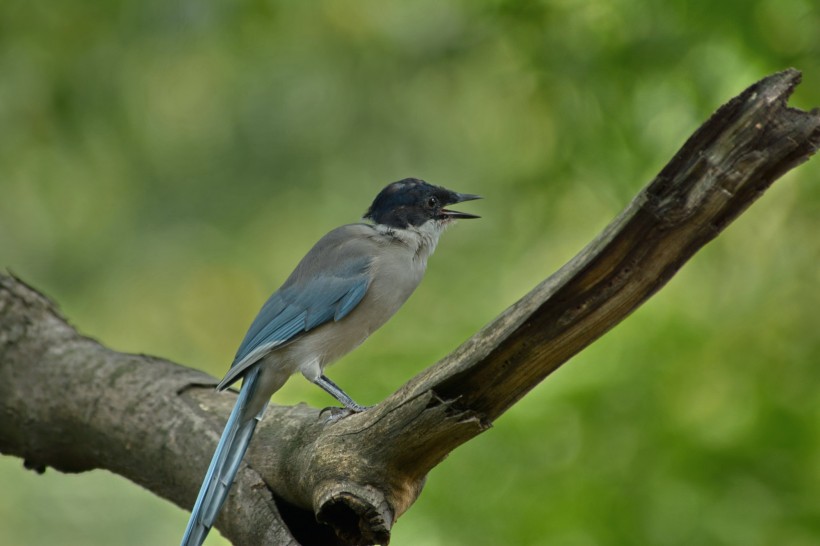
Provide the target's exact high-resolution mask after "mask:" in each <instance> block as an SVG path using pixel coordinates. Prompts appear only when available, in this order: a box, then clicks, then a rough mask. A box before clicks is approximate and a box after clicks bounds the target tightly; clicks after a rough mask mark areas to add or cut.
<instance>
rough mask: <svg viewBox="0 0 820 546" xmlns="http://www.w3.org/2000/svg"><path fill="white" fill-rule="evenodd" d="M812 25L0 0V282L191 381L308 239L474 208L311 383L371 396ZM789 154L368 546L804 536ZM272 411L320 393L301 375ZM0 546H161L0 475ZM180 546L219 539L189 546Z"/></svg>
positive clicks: (711, 13) (812, 301) (549, 264)
mask: <svg viewBox="0 0 820 546" xmlns="http://www.w3.org/2000/svg"><path fill="white" fill-rule="evenodd" d="M818 29H820V7H818V4H817V3H816V2H813V1H811V0H729V1H726V2H721V3H707V2H703V1H696V2H689V1H685V0H672V1H667V2H657V1H654V2H653V1H649V2H639V1H637V0H606V1H602V2H581V1H579V0H554V1H544V2H512V1H503V0H497V1H491V0H487V1H474V0H470V1H468V0H461V1H447V2H436V1H432V0H421V1H418V2H398V1H374V0H371V1H349V0H345V1H329V0H328V1H324V2H301V3H298V2H282V1H279V2H277V1H267V2H266V1H263V0H256V1H239V2H229V1H227V0H222V1H219V0H202V1H191V0H183V1H181V2H164V1H159V0H145V1H137V0H112V1H109V2H95V1H93V0H92V1H87V0H86V1H81V0H63V1H61V2H44V1H42V0H32V1H23V0H10V1H6V2H2V3H0V266H7V267H9V268H10V269H11V270H12V271H14V272H15V273H16V274H18V275H19V276H21V277H22V278H23V279H25V280H26V281H28V282H30V283H31V284H33V285H34V286H36V287H38V288H40V289H42V290H44V291H45V292H46V293H48V294H49V295H51V296H52V297H54V298H55V299H56V300H57V301H58V302H59V303H60V305H61V308H62V310H63V312H64V313H65V314H66V315H67V316H68V317H69V318H70V320H71V322H72V323H73V324H74V325H76V326H77V327H78V328H79V329H80V330H81V331H82V332H84V333H87V334H89V335H92V336H94V337H96V338H97V339H99V340H101V341H102V342H103V343H105V344H107V345H109V346H112V347H113V348H116V349H119V350H123V351H133V352H146V353H151V354H157V355H161V356H164V357H167V358H170V359H172V360H175V361H177V362H180V363H184V364H186V365H190V366H194V367H199V368H202V369H204V370H207V371H208V372H209V373H211V374H213V375H215V376H221V375H222V374H223V373H224V371H225V370H226V369H227V366H228V364H229V362H230V360H231V357H232V355H233V352H234V350H235V348H236V345H237V344H238V342H239V341H240V339H241V337H242V334H243V333H244V330H245V328H246V327H247V326H248V324H249V322H250V320H251V319H252V318H253V316H254V314H255V312H256V311H257V309H258V307H259V305H260V304H261V303H262V302H263V301H264V299H265V298H266V297H267V295H268V294H269V293H270V291H272V290H273V289H275V288H276V287H277V286H278V284H279V283H281V282H282V281H283V280H284V278H285V277H286V276H287V274H288V273H289V272H290V270H291V268H292V267H293V266H294V265H295V263H296V261H297V260H298V259H299V258H300V257H301V256H302V255H303V254H304V252H305V251H306V250H307V249H308V248H309V247H310V245H311V244H312V243H313V242H314V241H315V240H316V239H318V238H319V237H320V236H321V235H322V234H323V233H325V232H326V231H328V230H329V229H330V228H332V227H335V226H336V225H339V224H342V223H346V222H353V221H357V220H358V218H359V217H360V215H361V214H362V213H363V212H364V210H365V208H366V207H367V205H368V204H369V201H370V200H371V199H372V197H373V196H374V195H375V194H376V192H377V191H378V190H379V189H380V188H381V187H382V186H383V185H384V184H386V183H388V182H390V181H393V180H396V179H399V178H403V177H407V176H416V177H421V178H425V179H427V180H429V181H431V182H434V183H438V184H443V185H446V186H449V187H452V188H453V189H456V190H459V191H464V192H471V193H479V194H482V195H484V196H485V197H486V199H485V200H484V201H480V202H476V203H470V204H469V205H464V207H463V208H464V210H469V211H471V212H476V213H478V214H481V215H482V216H483V219H482V220H479V221H475V222H462V223H461V224H460V225H458V226H457V227H455V228H453V229H452V230H450V232H448V233H447V234H446V235H445V237H444V239H443V241H442V243H441V245H440V247H439V250H438V251H437V253H436V255H435V256H434V257H433V258H432V259H431V263H430V268H429V271H428V275H427V278H426V279H425V281H424V283H423V284H422V286H421V288H420V289H419V290H418V292H417V293H416V294H415V295H414V296H413V298H411V300H410V301H409V302H408V304H407V305H406V306H405V308H404V309H403V310H402V311H401V312H400V313H399V314H398V315H397V316H396V317H395V318H394V319H393V321H392V322H391V323H390V324H388V325H387V326H386V327H384V328H383V329H382V331H380V332H379V333H378V334H376V335H374V336H373V337H372V338H371V339H370V340H369V341H368V342H367V343H365V344H364V345H363V346H362V347H361V348H360V349H359V350H357V351H356V352H354V353H353V354H352V355H350V356H348V357H347V358H345V359H344V361H343V362H342V363H341V364H339V365H338V366H337V367H334V368H333V369H331V370H330V372H331V373H330V375H331V377H333V378H334V380H335V381H337V382H338V383H339V384H341V385H343V386H344V387H345V389H346V390H348V392H350V393H351V394H352V395H353V396H354V397H355V398H356V399H357V400H359V401H360V402H363V403H367V404H372V403H375V402H377V401H378V400H380V399H381V398H383V397H385V396H386V395H387V394H389V393H390V392H392V391H393V390H394V389H396V388H397V387H398V386H400V385H401V384H402V383H403V382H404V381H406V380H407V379H408V378H410V377H411V376H412V375H413V374H415V373H416V372H417V371H419V370H420V369H422V368H423V367H425V366H427V365H429V364H431V363H432V362H434V361H435V360H436V359H438V358H440V357H441V356H443V355H445V354H446V353H448V352H449V351H450V350H452V349H453V348H454V347H456V346H457V345H458V344H459V343H460V342H461V341H463V340H464V339H466V338H467V337H468V336H469V335H471V334H472V333H473V332H474V331H476V330H477V329H478V328H480V327H481V326H483V325H484V324H486V323H487V322H488V321H489V320H491V319H492V318H493V317H494V316H495V315H497V314H498V313H499V312H500V311H501V310H503V309H504V308H505V307H506V306H508V305H509V304H511V303H513V302H514V301H515V300H516V299H518V298H519V297H520V296H522V295H523V294H524V293H526V291H528V290H529V288H531V287H532V286H533V285H534V284H535V283H537V282H538V281H539V280H541V279H542V278H544V277H545V276H547V275H548V274H549V273H551V272H552V271H554V270H555V269H557V268H558V267H559V266H560V265H562V264H563V263H564V262H565V261H566V260H568V259H569V258H570V257H571V256H572V255H573V254H574V253H575V252H577V251H578V250H580V248H581V247H582V246H583V245H584V244H585V243H586V242H587V241H588V240H589V239H591V238H592V237H593V236H594V235H595V234H596V233H597V232H598V231H599V230H601V229H602V228H603V227H604V226H605V225H606V224H607V223H608V222H609V220H610V219H611V218H613V217H614V216H615V215H616V214H617V212H618V211H619V210H620V209H622V208H623V207H624V206H625V205H626V203H627V202H628V200H629V199H630V198H631V196H632V195H633V194H635V193H636V192H637V191H638V190H639V189H640V188H641V187H642V186H643V185H644V184H645V183H646V182H648V181H649V180H650V179H651V178H652V177H653V176H654V174H655V173H657V172H658V171H659V170H660V168H661V167H662V166H663V164H664V163H665V162H666V161H667V160H668V159H669V158H670V157H671V156H672V154H673V153H674V152H675V151H676V150H677V148H678V147H679V146H680V145H681V144H682V143H683V141H684V139H685V138H686V137H687V136H688V135H689V134H690V133H691V132H692V131H694V129H695V128H696V127H697V126H698V125H699V124H700V123H701V122H702V121H704V120H705V119H706V118H707V117H708V116H709V115H710V114H711V112H712V111H713V110H714V109H715V108H716V107H717V106H719V105H720V104H721V103H723V102H725V101H726V100H728V99H729V98H731V97H732V96H734V95H736V94H737V93H739V92H740V91H741V90H742V89H743V88H745V87H746V86H748V85H749V84H751V83H752V82H754V81H756V80H758V79H760V78H761V77H763V76H765V75H767V74H769V73H772V72H775V71H778V70H781V69H783V68H786V67H789V66H795V67H796V68H798V69H800V70H802V71H803V74H804V83H803V84H801V86H800V87H798V89H797V92H796V94H795V97H794V99H793V101H792V104H793V105H795V106H798V107H802V108H811V107H814V106H818V105H820V32H818ZM819 262H820V162H819V161H818V160H817V159H815V160H814V161H812V162H810V163H808V164H807V165H804V166H802V167H800V168H798V169H797V170H796V171H794V172H793V173H790V174H789V175H787V176H786V178H785V179H784V180H782V181H781V182H778V183H777V184H775V186H774V187H773V188H772V189H771V190H770V191H769V192H768V194H767V195H766V196H764V197H763V198H762V199H761V201H760V202H759V203H758V204H757V205H755V206H754V207H753V208H752V209H751V210H750V211H749V212H748V213H746V214H745V215H744V216H743V217H741V218H740V219H739V220H738V221H737V222H736V224H735V225H733V226H731V227H730V228H729V229H728V230H727V232H726V233H725V234H724V235H722V236H721V237H720V238H719V239H718V240H717V241H715V242H714V243H713V244H711V245H709V246H708V247H707V248H705V249H704V250H703V251H702V252H701V253H700V254H699V255H697V256H696V257H695V258H694V259H693V260H692V261H691V262H690V263H689V264H688V265H687V266H686V267H685V268H684V269H683V270H682V271H681V273H680V274H679V276H678V277H677V278H676V279H675V280H674V281H673V282H671V283H670V285H669V286H668V287H667V288H666V289H664V290H663V291H662V292H661V293H659V294H658V295H657V296H656V297H655V298H653V299H652V300H651V301H650V302H649V303H648V304H647V305H646V306H644V307H643V308H642V309H641V310H639V311H638V312H636V313H635V314H634V315H633V316H631V317H630V318H629V319H628V320H627V321H625V322H624V323H623V324H622V325H620V326H618V327H617V328H616V329H615V330H613V331H612V332H611V333H609V334H607V335H606V336H605V337H604V338H603V339H601V340H600V341H599V342H597V343H596V344H594V345H593V346H592V347H590V348H589V349H588V350H587V351H585V352H584V353H583V354H581V355H579V356H578V357H576V358H575V359H574V360H573V361H571V362H570V363H569V364H567V365H566V366H565V367H564V368H563V369H561V370H560V371H559V372H557V373H556V374H555V375H554V376H553V377H551V378H550V379H549V380H548V381H546V382H545V383H544V384H543V385H541V386H539V387H538V388H536V389H535V390H534V391H532V392H531V393H530V394H529V395H528V396H527V397H526V398H524V399H523V400H522V401H521V402H520V403H519V404H518V405H516V406H515V407H514V408H513V409H512V410H511V411H509V412H508V413H507V414H506V415H505V416H503V417H502V418H501V419H500V420H499V421H498V422H497V423H496V426H495V427H494V428H493V429H492V430H490V431H489V432H487V433H486V434H484V435H482V436H480V437H478V438H477V439H475V440H474V441H472V442H470V443H469V444H467V445H465V446H463V447H462V448H460V449H458V450H457V451H456V452H454V453H453V454H452V455H451V456H450V457H449V458H448V459H447V460H446V461H445V462H444V463H443V464H441V465H440V466H439V467H437V468H436V469H435V470H434V471H433V472H432V474H431V476H430V479H429V481H428V484H427V487H426V489H425V491H424V493H423V494H422V496H421V498H420V500H419V501H418V502H417V503H416V505H415V506H414V507H413V508H412V509H411V511H410V512H408V514H406V515H405V516H404V517H403V518H402V519H401V520H400V521H399V522H398V524H397V525H396V527H395V534H394V540H393V544H397V545H414V546H415V545H429V546H438V545H451V544H465V545H466V544H470V545H479V546H481V545H487V546H491V545H499V544H523V545H542V544H543V545H546V544H550V545H567V546H594V545H621V544H653V545H663V546H666V545H668V546H678V545H690V544H699V545H702V544H715V545H743V546H750V545H751V546H754V545H769V544H778V545H779V544H789V545H798V546H799V545H807V546H808V545H814V544H818V543H820V494H818V492H820V394H818V384H820V334H818V331H819V330H820V327H818V325H820V311H818V309H820V291H818V285H820V267H818V265H819ZM275 401H277V402H280V403H283V404H292V403H297V402H300V401H307V402H308V403H310V404H312V405H315V406H320V407H321V406H324V405H327V404H328V403H330V400H329V399H328V398H327V396H326V395H324V394H323V393H322V392H321V391H320V390H319V389H317V388H316V387H314V386H312V385H309V384H308V383H307V382H305V381H304V380H302V379H301V378H295V379H294V380H293V381H291V382H290V383H289V384H288V385H287V386H286V387H285V389H284V390H283V391H281V393H280V394H278V395H277V397H276V398H275ZM0 483H2V484H3V487H2V489H0V545H3V546H5V545H9V546H11V545H22V544H25V545H52V544H60V545H66V546H73V545H83V546H93V545H110V544H117V545H143V544H174V543H175V542H176V541H178V539H179V537H180V536H181V533H182V530H183V529H184V526H185V522H186V519H187V513H186V512H184V511H183V510H181V509H179V508H177V507H175V506H173V505H171V504H170V503H167V502H166V501H163V500H161V499H158V498H156V497H153V496H152V495H151V494H150V493H148V492H146V491H144V490H141V489H140V488H138V487H137V486H134V485H132V484H130V483H129V482H127V481H125V480H124V479H122V478H119V477H116V476H112V475H110V474H107V473H105V472H92V473H87V474H83V475H77V476H69V475H61V474H59V473H57V472H54V471H48V472H47V473H46V474H45V475H43V476H38V475H36V474H34V473H32V472H26V471H24V470H23V469H22V465H21V462H20V461H19V460H18V459H13V458H9V457H5V458H0ZM206 544H210V545H212V546H216V545H219V544H226V543H225V541H224V540H223V539H222V538H221V537H220V536H219V535H218V533H212V535H211V537H209V540H208V542H207V543H206Z"/></svg>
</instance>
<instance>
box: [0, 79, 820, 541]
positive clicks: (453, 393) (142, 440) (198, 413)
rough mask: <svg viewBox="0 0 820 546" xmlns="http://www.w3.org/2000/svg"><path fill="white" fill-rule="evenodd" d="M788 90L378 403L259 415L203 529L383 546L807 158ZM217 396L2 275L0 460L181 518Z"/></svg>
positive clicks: (805, 125)
mask: <svg viewBox="0 0 820 546" xmlns="http://www.w3.org/2000/svg"><path fill="white" fill-rule="evenodd" d="M799 80H800V74H799V73H798V72H797V71H795V70H787V71H785V72H782V73H779V74H775V75H773V76H770V77H768V78H766V79H764V80H762V81H760V82H758V83H756V84H754V85H753V86H751V87H750V88H749V89H747V90H746V91H744V92H743V93H742V94H741V95H739V96H738V97H736V98H734V99H732V100H731V101H730V102H729V103H727V104H726V105H724V106H723V107H721V108H720V109H719V110H718V111H717V112H716V113H715V114H714V115H713V116H712V117H711V118H710V119H709V120H708V121H707V122H706V123H705V124H704V125H703V126H702V127H701V128H700V129H698V131H697V132H695V134H694V135H692V137H690V139H689V140H688V141H687V142H686V144H685V145H684V146H683V148H682V149H681V150H680V151H679V152H678V154H677V155H676V156H675V157H674V158H673V159H672V161H671V162H670V163H669V164H668V165H667V166H666V167H665V168H664V169H663V170H662V171H661V173H660V174H659V175H658V177H657V178H656V179H655V180H653V181H652V182H651V183H650V184H649V185H648V186H647V187H646V188H645V189H644V190H642V191H641V192H640V193H639V194H638V195H637V196H636V197H635V199H634V200H633V201H632V202H631V203H630V205H629V206H628V207H627V208H626V210H624V212H622V213H621V214H620V215H619V216H618V217H617V218H616V219H615V220H614V221H613V222H612V224H610V225H609V227H607V228H606V229H605V230H604V232H603V233H601V234H600V235H599V236H598V238H597V239H595V240H594V241H593V242H591V243H590V244H589V245H588V246H587V247H586V248H585V249H584V250H583V251H582V252H581V253H580V254H578V255H577V256H576V257H575V258H573V259H572V260H571V261H570V262H569V263H568V264H567V265H565V266H564V267H563V268H561V269H560V270H559V271H558V272H557V273H555V274H554V275H552V276H550V277H549V278H548V279H546V280H545V281H544V282H542V283H541V284H539V285H538V286H536V287H535V288H534V289H533V290H532V291H531V292H530V293H529V294H527V295H526V296H525V297H524V298H522V299H521V300H520V301H519V302H517V303H515V304H514V305H513V306H511V307H510V308H509V309H508V310H507V311H505V312H504V313H503V314H502V315H500V316H499V317H498V318H497V319H496V320H495V321H493V322H492V323H491V324H490V325H488V326H487V327H485V328H484V329H483V330H482V331H480V332H478V333H477V334H476V335H475V336H473V337H472V338H471V339H470V340H468V341H467V342H466V343H464V344H463V345H462V346H461V347H459V348H458V349H456V350H455V351H454V352H453V353H452V354H450V355H449V356H447V357H446V358H444V359H443V360H442V361H440V362H438V363H437V364H435V365H434V366H432V367H430V368H429V369H427V370H426V371H424V372H423V373H421V374H419V375H418V376H417V377H415V378H413V379H412V380H410V381H409V382H408V383H407V384H406V385H404V386H403V387H402V388H401V389H400V390H399V391H397V392H396V393H394V394H393V395H392V396H390V397H389V398H387V399H386V400H384V401H383V402H382V403H381V404H379V405H377V406H376V407H374V408H372V409H371V410H369V411H366V412H364V413H362V414H358V415H354V416H351V417H347V418H344V419H342V420H339V421H337V422H332V423H331V422H329V420H328V416H327V414H325V415H321V414H320V413H319V411H318V410H315V409H312V408H309V407H307V406H304V405H299V406H295V407H282V406H271V408H270V409H269V411H268V414H267V415H266V417H265V419H264V420H263V422H262V423H261V425H260V427H259V429H258V432H257V436H256V437H255V438H254V441H253V442H252V444H251V449H250V451H249V453H248V457H247V458H246V460H247V464H246V465H244V466H243V468H242V470H241V471H240V473H239V476H238V479H237V484H236V486H235V487H234V489H233V492H232V494H231V495H230V497H229V499H228V502H227V504H226V506H225V508H224V509H223V511H222V514H221V516H220V518H219V519H218V521H217V527H218V528H219V529H220V530H221V531H222V533H223V534H224V535H225V536H226V537H228V538H229V539H230V540H231V541H232V542H233V543H235V544H237V545H245V544H296V543H301V544H334V543H336V544H371V543H383V544H386V543H387V542H388V541H389V537H390V530H391V527H392V525H393V523H394V522H395V520H396V519H397V518H398V517H399V516H400V515H401V514H402V513H404V512H405V511H406V510H407V509H408V508H409V507H410V506H411V505H412V503H413V502H414V501H415V499H416V498H417V496H418V495H419V493H420V491H421V489H422V486H423V485H424V479H425V476H426V475H427V473H428V472H429V470H430V469H431V468H433V467H434V466H435V465H436V464H438V463H439V462H440V461H441V460H442V459H443V458H444V457H445V456H446V455H447V454H448V453H449V452H450V451H452V450H453V449H455V448H456V447H457V446H459V445H460V444H462V443H464V442H466V441H468V440H469V439H471V438H473V437H474V436H476V435H477V434H479V433H481V432H482V431H483V430H485V429H486V428H487V427H488V426H489V425H490V423H492V422H493V420H495V419H496V418H497V417H498V416H499V415H501V414H502V413H503V412H504V411H506V410H507V409H508V408H509V407H510V406H511V405H512V404H514V403H515V402H516V401H517V400H519V399H520V398H521V397H522V396H523V395H524V394H526V393H527V392H528V391H529V390H530V389H532V388H533V387H534V386H535V385H536V384H538V383H539V382H540V381H541V380H542V379H544V378H545V377H546V376H547V375H548V374H549V373H551V372H552V371H553V370H555V369H556V368H557V367H558V366H560V365H561V364H562V363H563V362H565V361H567V360H568V359H569V358H570V357H571V356H573V355H574V354H576V353H578V352H579V351H581V350H582V349H583V348H584V347H586V346H587V345H589V344H590V343H592V342H593V341H594V340H595V339H597V338H598V337H599V336H601V335H602V334H603V333H604V332H606V331H607V330H609V329H610V328H612V327H613V326H614V325H616V324H617V323H618V322H620V321H621V320H623V319H624V318H625V317H626V316H627V315H629V313H631V312H632V311H633V310H635V309H636V308H637V307H638V306H639V305H640V304H641V303H642V302H643V301H645V300H646V299H647V298H649V297H650V296H651V295H652V294H653V293H654V292H656V291H657V290H658V289H659V288H661V287H662V286H663V285H664V284H665V283H666V282H667V281H668V280H669V279H670V278H671V277H672V276H673V275H674V274H675V273H676V272H677V270H678V269H679V268H680V267H681V266H682V265H683V264H684V263H685V262H686V261H687V260H688V259H689V258H690V257H691V256H692V255H693V254H694V253H695V252H697V250H699V249H700V248H701V247H702V246H703V245H705V244H706V243H707V242H709V241H710V240H711V239H713V238H714V237H716V236H717V235H718V234H719V233H720V232H721V231H722V230H723V229H724V228H725V227H726V226H727V225H728V224H729V223H730V222H731V221H732V220H733V219H734V218H736V217H737V216H738V215H739V214H740V213H741V212H743V211H744V210H745V209H746V207H748V206H749V205H750V204H751V203H752V202H753V201H754V200H755V199H757V197H759V196H760V195H761V194H762V193H763V192H764V191H765V190H766V189H767V188H768V187H769V185H771V184H772V182H774V180H776V179H777V178H778V177H780V176H781V175H782V174H783V173H785V172H786V171H788V170H789V169H791V168H793V167H795V166H796V165H798V164H800V163H801V162H803V161H805V160H807V159H808V158H809V157H810V156H811V154H813V153H814V152H815V151H816V150H817V148H818V146H819V145H820V113H818V111H816V110H815V111H812V112H808V113H807V112H802V111H799V110H795V109H791V108H788V107H787V106H786V101H787V99H788V97H789V95H790V94H791V92H792V90H793V88H794V86H795V85H797V83H798V82H799ZM216 382H217V381H216V380H215V379H213V378H211V377H209V376H207V375H204V374H202V373H200V372H197V371H194V370H191V369H188V368H185V367H182V366H179V365H176V364H173V363H170V362H168V361H165V360H162V359H158V358H154V357H149V356H145V355H129V354H122V353H117V352H114V351H111V350H109V349H107V348H105V347H103V346H102V345H100V344H99V343H97V342H96V341H94V340H92V339H89V338H86V337H83V336H81V335H79V334H78V333H77V332H76V331H75V330H74V329H73V328H72V327H71V326H70V325H68V324H67V323H66V322H65V321H64V319H62V318H61V317H60V316H59V314H58V313H57V312H56V310H55V309H54V306H53V305H52V304H51V303H50V302H49V301H48V300H47V299H46V298H45V297H43V296H41V295H40V294H38V293H37V292H36V291H34V290H33V289H31V288H29V287H28V286H26V285H25V284H23V283H22V282H21V281H19V280H17V279H15V278H13V277H9V276H2V275H0V415H2V420H0V451H2V452H3V453H6V454H9V455H15V456H19V457H22V458H23V459H24V460H25V461H26V464H27V465H28V466H29V467H30V468H35V469H44V468H46V467H48V466H51V467H54V468H56V469H57V470H61V471H64V472H81V471H85V470H90V469H93V468H106V469H108V470H111V471H112V472H116V473H118V474H121V475H123V476H125V477H127V478H129V479H130V480H132V481H134V482H136V483H138V484H140V485H142V486H144V487H146V488H148V489H149V490H151V491H153V492H154V493H156V494H157V495H160V496H162V497H164V498H166V499H169V500H171V501H173V502H174V503H176V504H178V505H180V506H183V507H187V508H189V507H191V506H192V504H193V501H194V498H195V496H196V493H197V489H198V487H199V483H200V480H201V479H202V476H203V475H204V472H205V469H206V467H207V464H208V461H209V459H210V457H211V454H212V452H213V450H214V447H215V445H216V442H217V440H218V438H219V434H220V432H221V429H222V426H223V424H224V422H225V419H226V417H227V414H228V413H229V410H230V407H231V405H232V404H233V402H234V395H233V394H230V393H228V394H217V393H215V392H214V391H213V386H214V385H215V384H216ZM317 519H318V521H319V522H324V523H325V524H326V525H325V524H322V523H317V521H316V520H317Z"/></svg>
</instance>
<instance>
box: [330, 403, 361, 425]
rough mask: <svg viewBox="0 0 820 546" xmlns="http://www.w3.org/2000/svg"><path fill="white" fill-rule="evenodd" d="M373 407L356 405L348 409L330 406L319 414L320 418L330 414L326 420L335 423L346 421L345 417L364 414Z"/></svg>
mask: <svg viewBox="0 0 820 546" xmlns="http://www.w3.org/2000/svg"><path fill="white" fill-rule="evenodd" d="M372 407H373V406H360V405H358V404H355V405H353V406H348V407H346V408H340V407H338V406H329V407H327V408H324V409H323V410H322V411H320V412H319V417H322V416H323V415H325V413H327V414H328V416H327V418H326V419H327V421H328V422H329V423H335V422H336V421H339V420H341V419H344V418H345V417H349V416H351V415H354V414H356V413H361V412H363V411H365V410H367V409H369V408H372Z"/></svg>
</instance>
